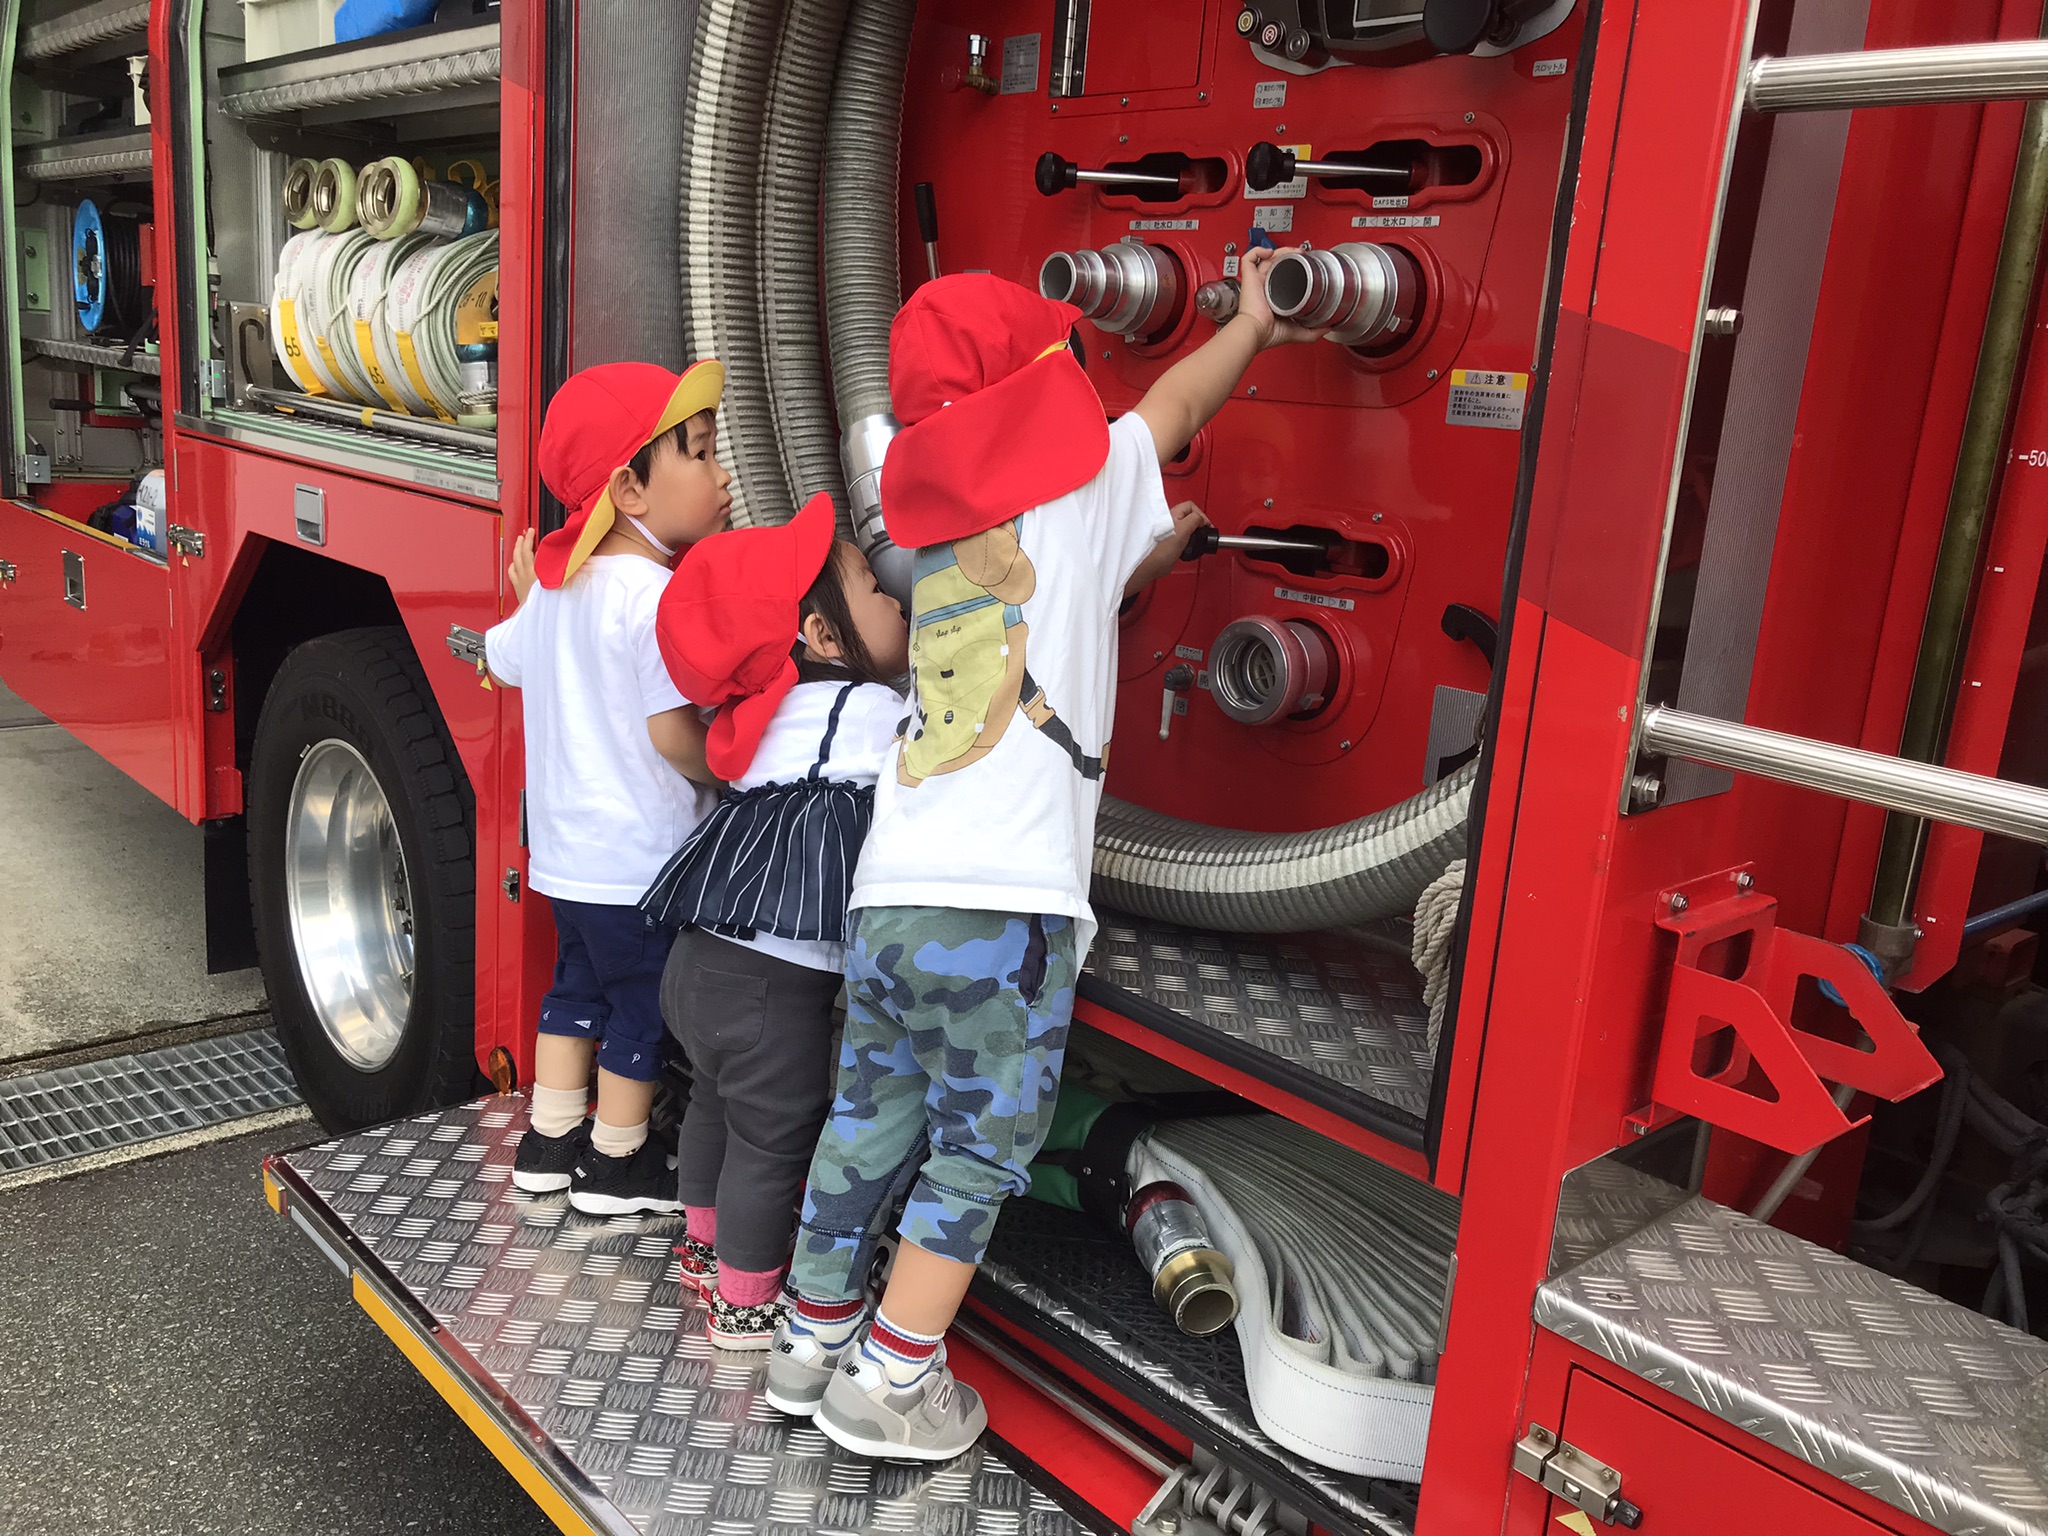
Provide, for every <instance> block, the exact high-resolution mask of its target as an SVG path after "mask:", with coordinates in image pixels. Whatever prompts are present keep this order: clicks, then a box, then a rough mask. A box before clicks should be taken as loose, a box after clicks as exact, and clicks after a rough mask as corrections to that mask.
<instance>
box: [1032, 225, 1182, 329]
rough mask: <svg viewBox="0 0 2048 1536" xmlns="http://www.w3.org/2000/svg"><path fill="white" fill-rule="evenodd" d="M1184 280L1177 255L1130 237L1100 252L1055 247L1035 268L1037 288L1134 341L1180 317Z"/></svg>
mask: <svg viewBox="0 0 2048 1536" xmlns="http://www.w3.org/2000/svg"><path fill="white" fill-rule="evenodd" d="M1186 289H1187V279H1186V277H1185V276H1184V275H1183V273H1182V271H1181V265H1180V258H1179V257H1177V256H1175V255H1174V254H1173V252H1171V251H1169V250H1166V249H1164V248H1163V247H1161V246H1156V245H1136V244H1132V243H1130V242H1128V241H1124V242H1119V243H1118V244H1116V245H1110V246H1105V247H1103V249H1101V250H1100V251H1054V252H1053V253H1052V254H1051V255H1050V256H1048V257H1046V258H1045V264H1044V265H1043V266H1041V267H1040V268H1039V269H1038V291H1039V292H1040V293H1041V294H1043V295H1044V296H1045V297H1046V298H1048V299H1053V300H1055V301H1057V302H1059V303H1062V304H1071V305H1073V306H1074V307H1075V308H1076V309H1078V310H1080V311H1081V314H1082V316H1083V317H1084V318H1085V319H1089V320H1093V321H1094V322H1095V323H1096V324H1097V325H1099V326H1101V327H1102V328H1103V329H1104V330H1106V331H1115V332H1117V333H1119V334H1120V335H1123V336H1126V337H1128V338H1130V339H1131V340H1133V341H1140V342H1149V341H1157V340H1158V339H1159V338H1160V337H1162V336H1164V335H1166V333H1167V332H1169V331H1171V330H1172V329H1173V328H1174V326H1175V325H1176V324H1178V323H1179V321H1180V314H1181V300H1182V295H1183V294H1184V293H1185V292H1186Z"/></svg>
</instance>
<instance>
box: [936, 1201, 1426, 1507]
mask: <svg viewBox="0 0 2048 1536" xmlns="http://www.w3.org/2000/svg"><path fill="white" fill-rule="evenodd" d="M974 1295H975V1297H976V1298H977V1299H978V1300H979V1301H981V1302H982V1303H983V1304H985V1305H986V1306H987V1307H988V1308H989V1310H991V1311H993V1312H994V1313H996V1314H997V1315H998V1316H1000V1317H1002V1318H1004V1319H1005V1320H1006V1321H1009V1322H1011V1323H1015V1324H1017V1325H1019V1326H1021V1327H1023V1328H1024V1329H1025V1330H1026V1331H1027V1332H1029V1333H1032V1334H1034V1335H1036V1336H1037V1337H1038V1338H1041V1339H1044V1340H1046V1341H1048V1342H1049V1343H1052V1344H1053V1345H1055V1346H1056V1347H1057V1348H1058V1350H1059V1351H1060V1353H1062V1354H1063V1355H1067V1356H1070V1357H1072V1358H1074V1359H1075V1360H1077V1361H1078V1362H1079V1363H1081V1364H1082V1365H1083V1366H1084V1367H1086V1368H1087V1369H1089V1370H1090V1371H1092V1372H1094V1373H1096V1374H1097V1375H1100V1376H1101V1377H1103V1378H1104V1379H1105V1380H1107V1381H1110V1382H1112V1383H1113V1384H1115V1385H1116V1386H1117V1387H1119V1388H1120V1389H1121V1390H1122V1391H1123V1392H1124V1393H1125V1394H1126V1395H1127V1396H1129V1397H1130V1398H1131V1399H1132V1401H1134V1402H1136V1403H1138V1404H1140V1405H1141V1406H1143V1407H1145V1408H1147V1409H1149V1410H1151V1411H1152V1412H1153V1413H1155V1414H1157V1415H1158V1416H1159V1417H1160V1418H1161V1419H1163V1420H1165V1421H1166V1422H1167V1423H1169V1424H1171V1425H1173V1426H1174V1427H1175V1428H1176V1429H1179V1430H1180V1431H1181V1432H1182V1433H1184V1434H1186V1435H1188V1436H1189V1437H1190V1438H1191V1439H1193V1440H1194V1441H1195V1443H1196V1444H1198V1445H1201V1446H1203V1447H1205V1448H1207V1449H1208V1450H1210V1451H1211V1452H1213V1453H1214V1454H1215V1455H1216V1456H1217V1457H1218V1458H1220V1459H1221V1460H1223V1461H1225V1462H1227V1463H1228V1464H1229V1465H1231V1466H1233V1467H1235V1468H1237V1469H1238V1470H1239V1471H1242V1472H1244V1473H1246V1474H1247V1475H1248V1476H1250V1477H1251V1478H1253V1479H1254V1480H1255V1481H1256V1482H1258V1483H1259V1484H1260V1485H1262V1486H1264V1487H1266V1488H1270V1489H1271V1490H1272V1491H1273V1492H1274V1493H1276V1494H1278V1495H1279V1496H1280V1497H1281V1498H1282V1499H1284V1500H1286V1501H1287V1502H1288V1503H1290V1504H1292V1505H1293V1506H1294V1507H1295V1508H1297V1509H1299V1510H1300V1511H1301V1512H1302V1513H1303V1514H1305V1515H1307V1516H1308V1517H1309V1519H1311V1520H1312V1521H1314V1522H1315V1523H1316V1524H1317V1525H1319V1526H1321V1527H1322V1528H1323V1529H1325V1530H1326V1531H1330V1532H1334V1533H1343V1536H1366V1533H1370V1536H1407V1533H1408V1532H1409V1531H1410V1530H1411V1529H1412V1527H1413V1522H1414V1518H1415V1500H1416V1498H1417V1496H1418V1494H1419V1492H1420V1490H1419V1489H1417V1488H1415V1487H1413V1486H1410V1485H1407V1484H1402V1483H1389V1482H1383V1481H1381V1480H1379V1479H1377V1478H1365V1477H1356V1476H1352V1475H1350V1474H1348V1473H1343V1472H1333V1471H1331V1470H1330V1469H1329V1468H1327V1467H1321V1466H1318V1465H1316V1464H1315V1463H1314V1462H1312V1461H1309V1460H1307V1459H1306V1458H1304V1457H1301V1456H1297V1455H1295V1454H1294V1453H1293V1452H1292V1451H1289V1450H1286V1449H1284V1448H1282V1447H1281V1446H1278V1445H1276V1444H1274V1443H1273V1442H1272V1441H1271V1440H1269V1439H1267V1438H1266V1436H1265V1434H1264V1433H1263V1432H1262V1431H1261V1430H1260V1429H1259V1427H1258V1424H1257V1422H1256V1421H1255V1420H1254V1419H1253V1417H1252V1405H1251V1399H1250V1397H1249V1396H1248V1395H1247V1394H1246V1390H1245V1380H1244V1357H1243V1356H1242V1355H1241V1354H1240V1353H1239V1351H1238V1345H1237V1333H1236V1331H1235V1330H1234V1329H1225V1330H1224V1331H1223V1332H1222V1333H1220V1334H1216V1335H1214V1336H1212V1337H1210V1338H1206V1339H1193V1338H1189V1337H1188V1336H1187V1335H1186V1334H1184V1333H1182V1332H1180V1331H1179V1330H1178V1329H1177V1328H1175V1327H1174V1326H1173V1323H1172V1321H1171V1320H1170V1319H1169V1318H1168V1317H1167V1316H1166V1314H1165V1312H1163V1311H1162V1310H1161V1309H1160V1307H1159V1304H1158V1303H1157V1302H1155V1301H1154V1300H1153V1299H1152V1287H1151V1284H1150V1283H1149V1282H1148V1280H1147V1279H1146V1277H1145V1273H1144V1271H1143V1270H1141V1269H1140V1268H1139V1267H1138V1265H1137V1262H1136V1260H1135V1259H1134V1257H1133V1256H1132V1253H1131V1246H1130V1244H1129V1242H1128V1241H1126V1240H1125V1239H1123V1238H1121V1237H1119V1236H1117V1235H1116V1234H1115V1233H1113V1232H1110V1231H1106V1230H1105V1229H1103V1228H1101V1227H1098V1226H1097V1225H1096V1224H1095V1223H1094V1222H1092V1221H1090V1220H1089V1219H1088V1218H1086V1217H1084V1216H1081V1215H1079V1214H1077V1213H1076V1212H1073V1211H1066V1210H1059V1209H1056V1208H1055V1207H1053V1206H1049V1205H1045V1204H1042V1203H1040V1202H1039V1201H1036V1200H1012V1201H1011V1202H1010V1203H1009V1204H1008V1205H1006V1206H1004V1207H1003V1219H1002V1221H1001V1222H999V1223H998V1224H997V1226H996V1234H995V1238H994V1239H993V1241H992V1242H991V1243H990V1245H989V1251H988V1257H987V1259H986V1261H985V1262H984V1263H983V1264H982V1267H981V1273H980V1275H979V1276H978V1277H977V1278H976V1280H975V1282H974Z"/></svg>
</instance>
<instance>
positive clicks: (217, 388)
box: [199, 357, 228, 400]
mask: <svg viewBox="0 0 2048 1536" xmlns="http://www.w3.org/2000/svg"><path fill="white" fill-rule="evenodd" d="M199 388H200V390H201V391H202V392H203V393H204V394H205V396H206V398H207V399H209V400H225V399H227V397H228V365H227V364H226V363H225V362H223V361H222V360H221V359H220V358H217V357H209V358H207V359H205V360H204V361H202V362H201V363H200V365H199Z"/></svg>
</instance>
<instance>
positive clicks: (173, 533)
mask: <svg viewBox="0 0 2048 1536" xmlns="http://www.w3.org/2000/svg"><path fill="white" fill-rule="evenodd" d="M164 536H165V537H166V538H167V539H168V540H169V541H170V546H171V548H172V549H174V550H176V551H177V552H178V553H179V554H181V555H184V556H187V557H188V558H190V559H193V560H204V559H205V558H206V535H205V534H203V533H201V532H200V531H199V530H198V529H197V528H187V527H186V526H185V525H184V524H183V523H172V524H171V525H170V527H169V528H168V529H166V530H165V535H164Z"/></svg>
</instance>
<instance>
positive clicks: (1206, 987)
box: [1081, 908, 1436, 1147]
mask: <svg viewBox="0 0 2048 1536" xmlns="http://www.w3.org/2000/svg"><path fill="white" fill-rule="evenodd" d="M1097 915H1098V916H1099V918H1100V919H1101V927H1100V930H1099V931H1098V932H1097V934H1096V937H1095V947H1094V949H1093V950H1092V951H1091V953H1090V955H1089V959H1088V969H1087V972H1086V973H1085V974H1084V975H1083V976H1082V978H1081V995H1082V996H1083V997H1084V998H1086V999H1087V1000H1088V1001H1090V1002H1092V1003H1097V1004H1099V1005H1101V1006H1102V1007H1105V1008H1108V1009H1110V1010H1111V1011H1113V1012H1116V1013H1120V1014H1123V1015H1124V1016H1125V1017H1127V1018H1130V1019H1133V1020H1135V1021H1136V1022H1138V1023H1140V1024H1143V1025H1145V1026H1147V1027H1148V1028H1151V1029H1154V1030H1157V1031H1158V1032H1159V1033H1160V1034H1163V1035H1165V1036H1167V1037H1168V1038H1170V1039H1173V1040H1176V1041H1178V1042H1179V1043H1180V1044H1182V1045H1186V1046H1188V1047H1190V1048H1192V1049H1194V1050H1196V1051H1200V1052H1201V1053H1203V1054H1204V1055H1206V1056H1210V1057H1212V1058H1213V1059H1215V1060H1217V1061H1220V1062H1222V1063H1224V1064H1225V1065H1227V1066H1232V1067H1235V1068H1237V1069H1238V1070H1240V1071H1243V1072H1246V1073H1249V1074H1250V1075H1251V1076H1253V1077H1256V1078H1259V1079H1260V1080H1261V1081H1264V1082H1268V1083H1271V1084H1273V1085H1274V1086H1275V1087H1278V1088H1284V1089H1286V1090H1287V1091H1288V1092H1290V1093H1293V1094H1295V1095H1297V1096H1298V1097H1300V1098H1303V1099H1306V1100H1307V1101H1308V1102H1310V1103H1312V1104H1315V1105H1317V1106H1318V1107H1319V1108H1322V1109H1327V1110H1329V1111H1330V1112H1331V1113H1333V1114H1337V1115H1341V1116H1343V1117H1344V1118H1345V1119H1347V1120H1350V1121H1352V1122H1354V1123H1355V1124H1358V1125H1362V1126H1365V1127H1366V1128H1367V1129H1368V1130H1371V1131H1374V1132H1376V1133H1378V1134H1379V1135H1382V1136H1385V1137H1386V1138H1387V1139H1388V1140H1390V1141H1396V1142H1400V1143H1402V1144H1403V1145H1406V1146H1411V1147H1420V1146H1421V1145H1422V1144H1423V1130H1424V1126H1425V1123H1426V1122H1427V1120H1428V1118H1429V1093H1430V1083H1431V1079H1432V1077H1433V1076H1434V1073H1435V1070H1436V1062H1435V1057H1434V1055H1433V1054H1432V1053H1431V1051H1430V1048H1429V1010H1428V1008H1427V1007H1426V1006H1425V1005H1424V1004H1423V1001H1422V977H1421V975H1420V973H1419V972H1417V970H1416V969H1415V967H1414V966H1413V965H1411V964H1410V963H1409V962H1408V960H1407V958H1406V957H1405V955H1404V954H1402V953H1398V952H1396V951H1397V949H1398V948H1399V946H1400V945H1401V944H1405V939H1402V940H1398V941H1396V940H1394V939H1393V935H1392V933H1391V931H1389V932H1387V933H1381V932H1379V931H1378V930H1372V931H1370V932H1365V933H1350V934H1347V933H1344V932H1331V933H1310V934H1291V935H1277V936H1272V937H1262V936H1260V935H1256V934H1222V933H1204V932H1200V931H1198V930H1195V929H1191V928H1180V927H1176V926H1175V925H1174V924H1172V923H1160V922H1154V921H1152V920H1151V919H1149V918H1142V917H1133V916H1131V915H1130V914H1129V913H1125V912H1117V911H1114V910H1111V909H1108V908H1104V909H1102V910H1101V911H1100V912H1098V914H1097Z"/></svg>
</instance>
